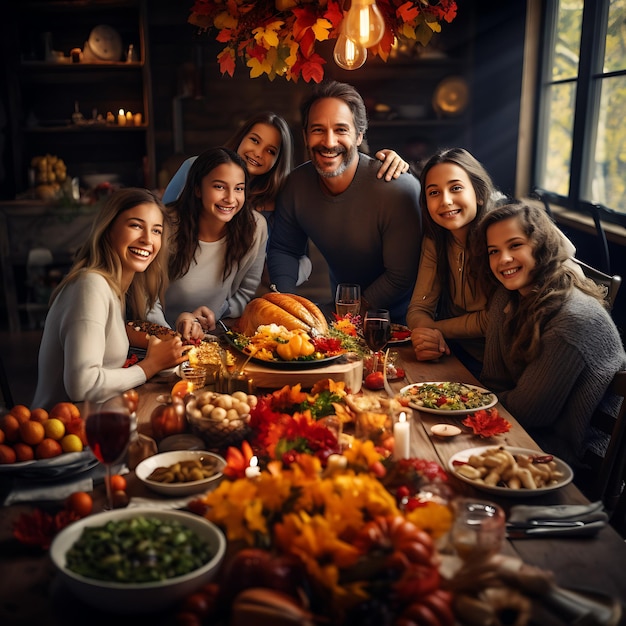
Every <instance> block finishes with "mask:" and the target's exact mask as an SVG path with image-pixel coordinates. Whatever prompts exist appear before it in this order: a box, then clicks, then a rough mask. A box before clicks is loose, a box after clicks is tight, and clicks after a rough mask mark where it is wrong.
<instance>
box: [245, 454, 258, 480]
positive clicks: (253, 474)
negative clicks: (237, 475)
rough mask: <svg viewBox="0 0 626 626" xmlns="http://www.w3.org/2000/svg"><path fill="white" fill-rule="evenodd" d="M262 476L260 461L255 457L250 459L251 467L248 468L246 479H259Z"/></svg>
mask: <svg viewBox="0 0 626 626" xmlns="http://www.w3.org/2000/svg"><path fill="white" fill-rule="evenodd" d="M260 475H261V468H260V467H259V459H258V458H257V457H256V456H253V457H252V458H251V459H250V465H249V466H248V467H246V478H257V477H258V476H260Z"/></svg>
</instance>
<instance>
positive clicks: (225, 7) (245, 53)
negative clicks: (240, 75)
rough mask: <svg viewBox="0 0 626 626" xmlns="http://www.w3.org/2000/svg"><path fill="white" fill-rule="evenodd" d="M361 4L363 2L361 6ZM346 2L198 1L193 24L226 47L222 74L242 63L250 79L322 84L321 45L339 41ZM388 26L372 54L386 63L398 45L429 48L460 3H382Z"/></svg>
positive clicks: (380, 9)
mask: <svg viewBox="0 0 626 626" xmlns="http://www.w3.org/2000/svg"><path fill="white" fill-rule="evenodd" d="M361 2H362V0H361ZM351 4H352V5H356V4H358V1H357V0H352V2H351V3H347V2H344V1H343V0H322V1H321V2H313V1H311V0H261V1H259V2H251V1H249V0H194V2H193V5H192V8H191V13H190V16H189V19H188V21H189V23H191V24H193V25H194V26H197V27H198V28H199V29H200V30H201V31H207V32H208V31H210V32H211V33H212V34H213V33H214V34H215V38H216V40H217V41H218V42H220V43H223V44H224V48H223V50H222V51H221V52H220V53H219V54H218V56H217V59H218V62H219V66H220V70H221V72H222V73H223V74H229V75H230V76H233V74H234V72H235V66H236V61H237V59H240V60H242V61H243V62H244V63H245V64H246V66H247V67H249V68H250V77H251V78H256V77H258V76H262V75H263V74H266V75H267V76H268V77H269V78H270V80H273V79H274V78H275V77H276V76H282V77H284V78H286V79H287V80H293V81H297V80H298V79H299V78H301V77H302V79H303V80H304V81H306V82H310V81H315V82H320V81H321V80H322V79H323V77H324V67H323V66H324V64H325V63H326V61H325V59H324V58H323V57H322V56H320V54H319V53H318V52H316V48H315V47H316V44H317V43H318V42H322V41H326V40H331V39H337V38H339V37H340V36H341V35H342V25H343V22H344V20H345V17H346V15H347V13H345V12H344V10H345V11H349V10H351V8H350V5H351ZM365 4H370V5H372V4H375V5H376V6H377V11H378V15H380V17H381V18H382V20H384V28H383V29H382V30H383V32H382V37H381V38H380V40H379V41H378V42H377V43H376V45H374V46H372V47H368V48H367V50H368V51H369V52H370V53H372V54H374V55H377V56H379V57H380V58H382V59H383V60H384V61H386V60H387V59H388V57H389V54H390V52H391V49H392V46H393V45H394V42H396V41H400V42H404V43H406V42H411V43H413V44H414V43H420V44H422V45H424V46H425V45H427V44H428V42H429V41H430V39H431V37H432V35H433V33H438V32H440V31H441V23H442V22H448V23H449V22H452V20H454V18H455V17H456V11H457V5H456V2H455V0H431V1H428V0H418V1H410V0H377V1H376V2H375V3H374V2H369V3H365Z"/></svg>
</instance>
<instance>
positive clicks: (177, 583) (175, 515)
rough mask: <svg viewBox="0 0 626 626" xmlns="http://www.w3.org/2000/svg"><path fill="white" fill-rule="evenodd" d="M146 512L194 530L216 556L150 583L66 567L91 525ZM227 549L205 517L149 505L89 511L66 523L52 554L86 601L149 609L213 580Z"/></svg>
mask: <svg viewBox="0 0 626 626" xmlns="http://www.w3.org/2000/svg"><path fill="white" fill-rule="evenodd" d="M138 516H143V517H145V518H152V519H159V520H165V521H168V522H174V521H176V522H179V523H180V524H183V525H184V526H186V527H187V528H189V529H191V530H192V531H193V532H195V533H196V534H197V535H198V536H199V537H201V538H202V539H204V540H205V541H207V542H208V543H209V545H210V546H211V547H212V548H213V552H214V556H213V558H212V559H211V560H210V561H208V562H207V563H205V564H204V565H203V566H202V567H199V568H198V569H196V570H194V571H192V572H189V573H188V574H185V575H183V576H177V577H176V578H170V579H168V580H163V581H159V582H151V583H115V582H106V581H102V580H96V579H93V578H87V577H85V576H81V575H80V574H76V573H75V572H72V571H70V570H69V569H68V568H67V567H66V560H65V555H66V553H67V551H68V550H69V549H70V548H71V547H72V546H73V545H74V543H75V542H76V541H77V540H78V539H79V537H80V536H81V534H82V532H83V529H84V528H86V527H89V526H103V525H105V524H106V523H107V522H110V521H113V520H121V519H128V518H133V517H138ZM225 552H226V538H225V537H224V534H223V533H222V531H221V530H220V529H219V528H218V527H217V526H215V525H214V524H212V523H211V522H209V521H208V520H206V519H205V518H204V517H200V516H199V515H194V514H192V513H184V512H182V511H157V510H154V509H148V508H137V509H117V510H113V511H105V512H104V513H97V514H95V515H90V516H88V517H85V518H83V519H81V520H79V521H77V522H73V523H72V524H70V525H69V526H66V527H65V528H64V529H63V530H62V531H61V532H60V533H59V534H58V535H57V536H56V537H55V538H54V540H53V542H52V545H51V546H50V558H51V559H52V562H53V563H54V565H55V567H56V568H57V570H58V572H59V575H60V577H61V579H62V580H63V582H64V583H65V584H66V585H67V586H68V587H69V589H70V590H71V591H72V592H73V593H74V594H76V596H78V597H79V598H80V599H81V600H82V601H83V602H85V603H86V604H88V605H90V606H92V607H95V608H96V609H99V610H102V611H108V612H113V613H122V614H126V613H147V612H153V611H159V610H161V609H163V608H165V607H168V606H170V605H172V604H175V603H176V602H178V601H179V600H181V599H182V598H184V597H185V596H186V595H188V594H189V593H191V592H192V591H195V590H196V589H198V588H199V587H201V586H202V585H205V584H206V583H208V582H210V581H211V580H212V579H213V577H214V575H215V574H216V573H217V571H218V570H219V567H220V565H221V563H222V561H223V559H224V554H225Z"/></svg>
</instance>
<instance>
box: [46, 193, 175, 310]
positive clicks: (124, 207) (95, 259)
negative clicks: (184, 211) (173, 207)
mask: <svg viewBox="0 0 626 626" xmlns="http://www.w3.org/2000/svg"><path fill="white" fill-rule="evenodd" d="M140 204H155V205H156V206H157V207H158V208H159V209H160V210H161V213H162V215H163V235H162V239H161V241H162V244H161V249H160V250H159V253H158V254H157V255H156V257H155V258H154V260H153V261H152V263H150V265H149V266H148V267H147V268H146V271H145V272H136V273H135V275H134V277H133V281H132V283H131V284H130V287H129V288H128V291H127V292H126V293H124V292H123V291H122V264H121V262H120V258H119V256H118V254H117V253H116V252H115V250H114V248H113V245H112V243H111V236H110V235H111V226H112V225H113V223H114V222H115V220H116V219H117V217H118V216H119V215H120V214H121V213H124V212H125V211H129V210H130V209H133V208H134V207H136V206H138V205H140ZM169 233H170V221H169V217H168V215H167V210H166V208H165V206H164V205H163V203H162V202H161V200H160V199H159V197H158V196H156V195H155V194H154V193H152V192H151V191H149V190H148V189H139V188H135V187H128V188H124V189H120V190H118V191H116V192H114V193H113V194H112V195H111V196H109V198H108V199H107V200H106V202H105V203H104V204H103V205H102V207H101V208H100V210H99V212H98V214H97V215H96V217H95V218H94V221H93V223H92V225H91V231H90V233H89V236H88V238H87V241H85V243H84V244H83V245H82V246H81V248H80V249H79V250H78V252H77V253H76V256H75V259H74V264H73V265H72V268H71V269H70V271H69V272H68V274H67V276H66V277H65V278H64V279H63V280H62V281H61V282H60V283H59V285H58V287H57V288H56V289H55V290H54V292H53V293H52V295H51V297H50V304H52V302H53V301H54V299H55V298H56V297H57V296H58V295H59V292H60V291H61V289H62V288H63V287H64V286H65V285H66V284H68V283H70V282H72V281H74V280H76V278H77V277H78V276H80V275H81V274H82V273H83V272H97V273H99V274H101V275H102V276H104V278H105V279H106V280H107V282H108V283H109V285H110V286H111V289H112V290H113V291H114V292H115V293H116V295H117V297H118V298H119V299H120V304H121V306H122V310H124V309H125V307H126V301H127V300H128V303H129V305H130V309H131V311H132V314H133V316H134V317H135V318H137V319H143V318H145V316H146V313H147V312H148V311H149V310H150V309H152V307H153V306H154V304H155V302H156V300H157V298H160V299H162V298H163V294H164V293H165V290H166V288H167V284H168V280H167V266H168V248H167V240H168V238H169Z"/></svg>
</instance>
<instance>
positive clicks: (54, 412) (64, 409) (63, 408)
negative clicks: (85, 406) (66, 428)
mask: <svg viewBox="0 0 626 626" xmlns="http://www.w3.org/2000/svg"><path fill="white" fill-rule="evenodd" d="M48 416H49V418H50V419H52V418H56V419H58V420H61V421H62V422H63V424H65V425H67V424H69V423H70V421H71V420H72V418H74V417H80V411H79V410H78V407H77V406H76V405H75V404H73V403H72V402H58V403H57V404H55V405H54V406H53V407H52V408H51V409H50V412H49V414H48Z"/></svg>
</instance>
